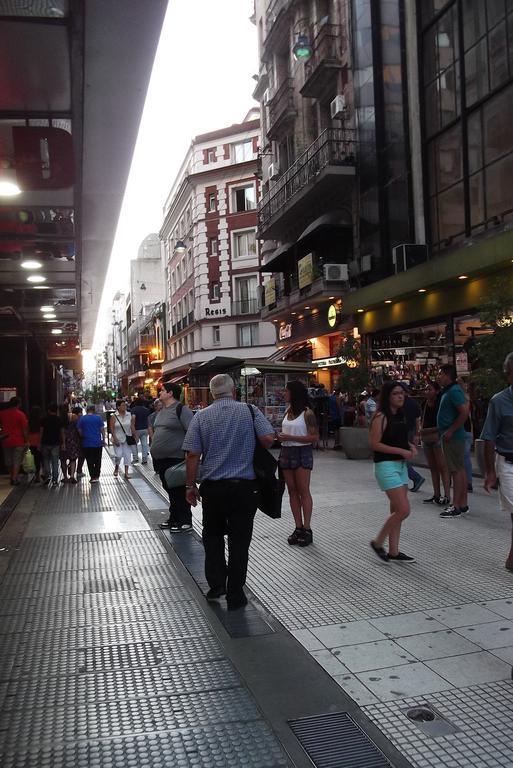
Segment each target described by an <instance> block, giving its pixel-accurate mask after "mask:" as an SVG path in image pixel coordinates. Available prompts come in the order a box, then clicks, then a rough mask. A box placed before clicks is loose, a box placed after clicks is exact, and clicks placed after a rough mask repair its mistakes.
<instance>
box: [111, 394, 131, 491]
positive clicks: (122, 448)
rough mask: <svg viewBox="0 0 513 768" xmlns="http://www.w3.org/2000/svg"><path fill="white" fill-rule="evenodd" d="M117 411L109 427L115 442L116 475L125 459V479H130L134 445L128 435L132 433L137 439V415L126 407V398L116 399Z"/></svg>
mask: <svg viewBox="0 0 513 768" xmlns="http://www.w3.org/2000/svg"><path fill="white" fill-rule="evenodd" d="M116 408H117V410H116V411H115V413H113V414H112V416H111V417H110V423H109V429H110V433H111V435H112V442H113V444H114V457H115V458H114V477H117V476H118V475H119V466H120V464H121V460H123V464H124V468H125V480H129V479H130V477H131V475H130V474H129V471H130V465H131V463H132V451H131V448H132V446H130V445H128V443H127V437H128V436H129V435H131V436H132V437H133V438H134V440H137V432H136V431H135V416H134V414H133V413H130V411H129V410H128V409H127V407H126V403H125V401H124V400H116Z"/></svg>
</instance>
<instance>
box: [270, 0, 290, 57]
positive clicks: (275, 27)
mask: <svg viewBox="0 0 513 768" xmlns="http://www.w3.org/2000/svg"><path fill="white" fill-rule="evenodd" d="M291 7H292V0H269V2H268V3H267V7H266V9H265V38H264V52H266V51H268V50H272V48H273V47H274V46H275V45H276V42H277V40H278V39H279V38H280V37H283V36H284V35H285V34H286V33H287V31H288V27H289V25H288V23H287V16H288V13H287V11H288V10H289V9H290V8H291Z"/></svg>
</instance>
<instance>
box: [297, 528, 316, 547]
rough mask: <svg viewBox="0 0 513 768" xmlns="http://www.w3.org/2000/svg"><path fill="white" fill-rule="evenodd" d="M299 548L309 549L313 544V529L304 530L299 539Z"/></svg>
mask: <svg viewBox="0 0 513 768" xmlns="http://www.w3.org/2000/svg"><path fill="white" fill-rule="evenodd" d="M297 543H298V546H300V547H307V546H308V545H309V544H313V533H312V529H311V528H303V530H302V531H301V533H300V534H299V538H298V542H297Z"/></svg>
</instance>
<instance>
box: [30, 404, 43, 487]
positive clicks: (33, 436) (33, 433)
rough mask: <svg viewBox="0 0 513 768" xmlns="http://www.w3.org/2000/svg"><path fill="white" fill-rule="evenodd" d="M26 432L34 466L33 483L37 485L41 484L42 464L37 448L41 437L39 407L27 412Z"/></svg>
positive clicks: (35, 406) (38, 448)
mask: <svg viewBox="0 0 513 768" xmlns="http://www.w3.org/2000/svg"><path fill="white" fill-rule="evenodd" d="M28 432H29V434H28V440H29V447H30V452H31V453H32V456H33V457H34V464H35V466H36V471H35V473H34V479H33V482H34V484H37V483H40V482H41V467H42V464H43V462H42V456H41V450H40V447H39V446H40V436H41V408H40V406H39V405H33V406H32V407H31V409H30V411H29V419H28Z"/></svg>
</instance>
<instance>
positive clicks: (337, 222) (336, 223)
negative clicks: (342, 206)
mask: <svg viewBox="0 0 513 768" xmlns="http://www.w3.org/2000/svg"><path fill="white" fill-rule="evenodd" d="M346 227H352V221H351V216H350V213H349V211H348V212H345V211H332V212H331V213H323V215H322V216H319V217H318V218H317V219H315V221H312V223H311V224H309V225H308V226H307V228H306V229H305V230H304V232H302V233H301V234H300V236H299V237H298V239H297V241H296V244H299V243H304V242H305V240H307V239H309V238H310V237H312V236H313V235H316V234H318V233H319V232H321V231H322V230H324V229H337V228H346Z"/></svg>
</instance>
